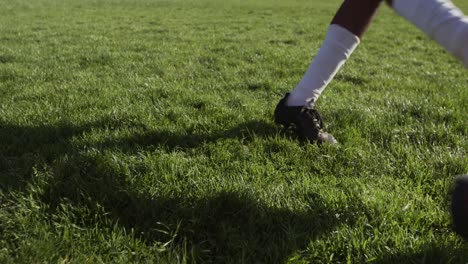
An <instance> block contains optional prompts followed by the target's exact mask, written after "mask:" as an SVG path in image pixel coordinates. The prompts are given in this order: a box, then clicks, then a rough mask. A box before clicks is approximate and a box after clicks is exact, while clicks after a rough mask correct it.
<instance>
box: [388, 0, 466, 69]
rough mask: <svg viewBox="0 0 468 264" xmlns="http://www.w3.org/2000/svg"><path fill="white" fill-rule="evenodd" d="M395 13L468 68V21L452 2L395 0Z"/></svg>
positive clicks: (443, 0)
mask: <svg viewBox="0 0 468 264" xmlns="http://www.w3.org/2000/svg"><path fill="white" fill-rule="evenodd" d="M393 9H395V11H396V12H397V13H398V14H400V15H401V16H402V17H404V18H406V19H407V20H409V21H410V22H412V23H413V24H414V25H416V26H417V27H418V28H420V29H421V30H422V31H424V32H425V33H426V34H428V35H429V36H430V37H431V38H433V39H434V40H435V41H437V42H438V43H439V44H440V45H441V46H442V47H444V48H445V49H446V50H447V51H449V52H450V53H452V54H453V55H454V56H455V57H457V58H458V59H460V60H461V61H462V62H463V63H464V64H465V67H467V68H468V17H467V16H465V15H463V12H462V11H460V9H458V8H457V7H456V6H455V5H454V4H453V3H452V2H451V1H448V0H393Z"/></svg>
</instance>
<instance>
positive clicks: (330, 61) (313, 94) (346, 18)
mask: <svg viewBox="0 0 468 264" xmlns="http://www.w3.org/2000/svg"><path fill="white" fill-rule="evenodd" d="M381 2H382V1H381V0H346V1H345V2H344V3H343V4H342V5H341V7H340V9H339V10H338V12H337V13H336V15H335V17H334V18H333V20H332V22H331V25H330V26H329V28H328V32H327V35H326V37H325V40H324V41H323V43H322V46H321V48H320V50H319V52H318V53H317V55H316V56H315V58H314V60H313V61H312V64H311V65H310V66H309V68H308V69H307V71H306V73H305V74H304V76H303V78H302V79H301V81H300V82H299V83H298V84H297V86H296V87H295V88H294V90H293V91H292V92H291V93H290V94H287V95H286V96H285V97H284V98H283V99H282V100H281V101H280V102H279V104H278V106H277V107H276V110H275V122H276V123H278V124H281V125H284V126H286V127H289V126H290V125H291V124H294V125H295V126H296V129H297V132H298V134H299V136H300V137H303V138H304V139H308V140H309V141H318V143H322V142H331V143H335V142H336V141H335V139H334V138H333V136H331V135H330V134H327V133H324V132H322V122H321V118H320V115H319V114H318V113H317V112H316V110H315V109H313V108H314V103H315V102H316V101H317V99H318V98H319V96H320V94H321V93H322V92H323V90H324V89H325V88H326V86H327V85H328V83H329V82H330V81H331V80H332V79H333V77H334V76H335V74H336V73H337V72H338V70H339V69H340V68H341V66H342V65H343V64H344V63H345V62H346V60H347V59H348V58H349V56H350V55H351V53H352V52H353V51H354V49H355V48H356V47H357V46H358V44H359V42H360V39H361V37H362V35H363V34H364V33H365V32H366V30H367V28H368V26H369V24H370V22H371V21H372V18H373V17H374V15H375V13H376V11H377V9H378V7H379V5H380V3H381Z"/></svg>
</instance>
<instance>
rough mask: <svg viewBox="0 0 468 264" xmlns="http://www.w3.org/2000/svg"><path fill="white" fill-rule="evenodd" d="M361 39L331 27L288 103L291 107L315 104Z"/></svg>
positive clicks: (335, 26)
mask: <svg viewBox="0 0 468 264" xmlns="http://www.w3.org/2000/svg"><path fill="white" fill-rule="evenodd" d="M359 42H360V40H359V37H358V36H356V35H354V34H353V33H351V32H350V31H348V30H347V29H345V28H343V27H341V26H339V25H335V24H333V25H330V27H329V28H328V32H327V36H326V37H325V40H324V41H323V43H322V47H321V48H320V50H319V52H318V53H317V55H316V56H315V58H314V60H313V61H312V64H311V65H310V66H309V68H308V69H307V72H306V73H305V75H304V77H302V79H301V81H300V82H299V84H297V86H296V87H295V88H294V90H293V91H292V92H291V94H290V95H289V97H288V101H287V102H286V104H287V105H289V106H304V105H308V104H310V103H311V102H312V103H315V102H316V101H317V99H318V98H319V96H320V94H321V93H322V92H323V90H325V88H326V87H327V85H328V83H329V82H330V81H331V80H332V79H333V77H334V76H335V75H336V73H337V72H338V70H339V69H340V68H341V66H343V64H344V63H345V62H346V60H347V59H348V58H349V56H351V53H353V51H354V50H355V49H356V47H357V46H358V44H359Z"/></svg>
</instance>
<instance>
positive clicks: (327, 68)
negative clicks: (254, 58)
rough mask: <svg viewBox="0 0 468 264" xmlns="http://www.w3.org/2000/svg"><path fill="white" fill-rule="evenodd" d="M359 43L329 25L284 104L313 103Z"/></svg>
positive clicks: (342, 29) (348, 34) (301, 104)
mask: <svg viewBox="0 0 468 264" xmlns="http://www.w3.org/2000/svg"><path fill="white" fill-rule="evenodd" d="M406 1H408V0H406ZM359 42H360V40H359V37H358V36H356V35H354V34H353V33H351V32H350V31H348V30H347V29H345V28H343V27H341V26H339V25H335V24H333V25H330V27H329V28H328V32H327V36H326V37H325V40H324V41H323V43H322V47H321V48H320V50H319V52H318V53H317V55H316V56H315V58H314V60H313V61H312V64H311V65H310V66H309V69H307V72H306V73H305V75H304V77H302V79H301V81H300V82H299V84H297V86H296V87H295V88H294V90H293V91H292V92H291V94H290V95H289V97H288V101H287V102H286V104H287V105H289V106H305V105H308V104H310V103H315V102H316V101H317V99H318V98H319V96H320V94H321V93H322V92H323V90H325V87H327V85H328V83H329V82H330V81H331V80H332V79H333V77H334V76H335V75H336V73H337V72H338V70H339V69H340V68H341V66H343V64H344V63H345V62H346V60H347V59H348V58H349V56H351V53H353V51H354V49H356V47H357V46H358V44H359Z"/></svg>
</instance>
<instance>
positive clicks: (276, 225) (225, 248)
mask: <svg viewBox="0 0 468 264" xmlns="http://www.w3.org/2000/svg"><path fill="white" fill-rule="evenodd" d="M112 122H113V121H106V120H104V121H102V122H97V123H88V124H84V125H80V126H75V125H71V124H60V125H57V126H46V125H44V126H37V127H28V126H24V127H23V126H18V125H11V124H5V123H0V138H1V141H0V142H1V143H0V160H1V161H0V174H1V175H3V176H2V177H1V179H0V186H1V187H2V189H9V190H16V191H23V190H26V189H25V188H24V187H25V185H26V184H27V183H28V182H30V181H31V180H32V175H33V173H34V168H37V167H38V166H39V168H38V169H39V170H44V171H48V172H49V173H48V175H49V177H45V178H43V181H44V182H43V183H42V185H43V188H44V191H43V192H41V198H40V199H41V200H42V202H44V203H45V204H47V205H48V206H47V207H48V208H49V210H50V211H49V213H50V214H54V213H55V212H57V210H61V209H60V208H61V206H60V205H61V204H62V203H69V204H72V205H75V206H76V207H77V208H83V207H85V208H88V209H89V210H90V212H91V213H90V215H100V217H105V218H106V219H109V220H110V221H100V220H96V218H93V217H88V218H86V216H80V215H77V216H75V217H76V218H75V219H73V221H75V222H76V223H75V224H77V225H78V226H84V227H86V226H89V227H90V228H91V227H95V226H96V225H98V226H99V225H102V224H103V223H104V224H106V225H117V226H119V227H125V228H126V230H134V232H135V234H136V236H137V237H138V238H140V239H141V240H143V241H144V242H145V243H148V244H154V243H159V242H164V241H168V240H169V241H172V242H171V244H170V247H171V249H172V250H175V251H179V252H185V251H188V252H186V253H187V254H188V255H189V258H191V260H193V261H200V262H216V263H225V262H231V263H238V262H247V263H251V262H264V263H277V262H284V261H286V260H287V258H288V257H289V256H290V254H292V253H293V252H295V251H296V250H298V249H305V248H306V247H307V244H308V243H309V241H310V240H311V239H313V238H315V237H317V236H319V235H321V234H323V233H324V232H329V231H330V230H331V229H333V228H334V227H335V226H336V225H337V224H339V219H337V218H336V217H335V215H336V213H337V212H333V211H332V210H329V209H327V208H326V207H325V206H324V204H325V203H324V201H322V200H321V198H320V196H318V195H316V194H309V195H307V199H308V200H309V204H310V208H308V209H307V210H303V211H297V210H292V209H288V208H278V207H274V206H270V205H267V204H265V203H264V202H261V201H260V200H259V199H258V198H257V197H255V196H254V195H253V194H251V193H248V192H246V191H238V190H230V191H227V190H226V191H222V192H219V193H213V194H207V195H208V196H207V197H202V198H200V197H197V198H193V197H189V196H187V194H182V193H171V194H170V195H169V194H167V193H166V194H156V195H149V194H146V193H142V192H141V190H138V189H136V188H137V187H135V186H134V185H132V184H131V183H129V182H127V181H128V179H127V178H126V176H125V175H123V174H122V172H121V171H120V170H119V169H118V168H115V164H111V163H110V162H108V161H107V160H106V159H105V158H104V157H103V155H102V154H100V152H99V151H96V152H93V151H91V152H90V151H82V150H83V149H86V148H96V149H98V150H103V149H112V150H114V149H115V150H119V151H123V152H130V153H132V152H135V151H138V150H142V149H143V150H146V149H151V148H165V149H169V150H175V149H188V148H196V147H199V146H201V145H202V144H205V143H207V142H215V141H217V140H220V139H227V138H238V139H242V140H243V141H251V140H254V138H256V137H268V136H274V135H276V134H277V133H278V129H277V128H275V127H274V126H273V125H272V124H270V123H266V122H264V121H250V122H246V123H242V124H240V125H238V126H235V127H233V128H230V129H226V130H223V131H216V132H214V133H210V134H199V133H189V134H176V133H172V132H169V131H164V130H163V131H148V132H145V133H143V134H139V135H136V136H134V137H129V138H119V139H117V140H107V141H105V142H100V143H98V144H96V145H90V146H76V145H75V143H72V139H74V138H75V137H80V136H82V135H83V134H84V133H87V132H90V131H92V130H93V129H109V128H112V127H114V128H117V129H118V128H119V124H115V123H112ZM136 125H138V124H136ZM144 130H145V129H143V131H144ZM44 165H46V167H47V168H43V167H40V166H44ZM46 174H47V173H46ZM38 177H39V178H40V177H41V176H38ZM35 178H36V179H34V181H37V180H38V179H37V177H35ZM356 210H358V208H350V207H346V208H342V209H340V211H339V213H340V214H343V212H345V214H346V212H349V215H350V218H348V219H350V221H352V218H353V211H356ZM360 210H362V208H360ZM340 221H342V220H340ZM108 228H110V229H112V226H108ZM161 230H164V231H161Z"/></svg>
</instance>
